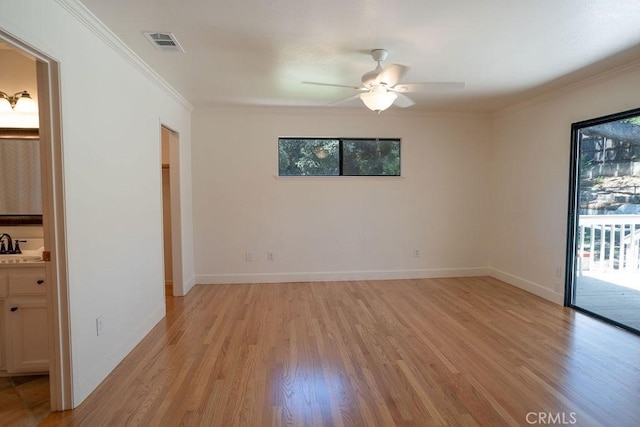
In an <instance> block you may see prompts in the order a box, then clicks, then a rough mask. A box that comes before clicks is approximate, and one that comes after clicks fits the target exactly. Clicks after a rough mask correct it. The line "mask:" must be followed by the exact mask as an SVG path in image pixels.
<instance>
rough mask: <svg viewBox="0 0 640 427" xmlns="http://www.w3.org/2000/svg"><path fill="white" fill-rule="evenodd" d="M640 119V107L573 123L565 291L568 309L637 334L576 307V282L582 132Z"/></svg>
mask: <svg viewBox="0 0 640 427" xmlns="http://www.w3.org/2000/svg"><path fill="white" fill-rule="evenodd" d="M637 116H640V108H634V109H631V110H626V111H621V112H619V113H614V114H609V115H606V116H602V117H596V118H592V119H588V120H583V121H581V122H576V123H572V124H571V159H570V161H571V165H570V167H571V169H570V171H569V207H568V212H569V214H568V221H567V252H566V261H565V271H566V275H565V292H564V306H565V307H570V308H572V309H574V310H576V311H579V312H581V313H585V314H587V315H589V316H591V317H594V318H596V319H600V320H602V321H604V322H606V323H609V324H612V325H615V326H617V327H619V328H622V329H625V330H627V331H630V332H633V333H635V334H638V333H640V331H638V330H637V329H634V328H632V327H630V326H628V325H625V324H624V323H620V322H617V321H615V320H613V319H610V318H608V317H605V316H603V315H600V314H598V313H594V312H592V311H590V310H587V309H585V308H582V307H580V306H576V305H574V304H573V301H574V300H575V292H576V291H575V282H576V269H577V265H578V264H577V256H576V253H577V248H578V245H577V242H576V239H577V238H578V232H577V231H578V225H579V224H578V221H579V217H580V212H579V209H580V208H579V206H580V194H579V191H580V141H579V135H580V131H581V130H582V129H585V128H588V127H591V126H595V125H599V124H603V123H608V122H612V121H617V120H622V119H626V118H630V117H637Z"/></svg>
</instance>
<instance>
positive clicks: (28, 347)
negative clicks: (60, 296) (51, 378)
mask: <svg viewBox="0 0 640 427" xmlns="http://www.w3.org/2000/svg"><path fill="white" fill-rule="evenodd" d="M5 313H6V319H7V329H8V331H9V337H8V338H9V341H8V343H9V345H8V348H7V372H45V371H48V370H49V333H48V332H49V327H48V325H47V301H46V299H45V298H36V297H30V298H29V297H24V298H19V297H16V298H9V299H8V300H6V301H5Z"/></svg>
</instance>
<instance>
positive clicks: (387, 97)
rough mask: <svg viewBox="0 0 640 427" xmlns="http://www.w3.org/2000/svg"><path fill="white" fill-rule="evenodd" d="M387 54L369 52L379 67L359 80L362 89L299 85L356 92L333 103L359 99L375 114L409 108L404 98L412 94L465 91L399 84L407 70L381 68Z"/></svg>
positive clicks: (452, 84) (450, 86)
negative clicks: (436, 91)
mask: <svg viewBox="0 0 640 427" xmlns="http://www.w3.org/2000/svg"><path fill="white" fill-rule="evenodd" d="M388 54H389V52H387V50H386V49H374V50H372V51H371V56H372V57H373V60H374V61H376V62H377V63H378V65H377V67H376V69H375V70H373V71H369V72H368V73H365V74H364V75H363V76H362V86H349V85H340V84H332V83H319V82H302V83H303V84H309V85H320V86H334V87H345V88H349V89H355V90H357V91H360V92H361V93H359V94H356V95H353V96H350V97H348V98H345V99H341V100H339V101H336V102H334V103H333V104H339V103H342V102H346V101H349V100H351V99H355V98H360V99H361V100H362V102H363V103H364V105H366V106H367V108H369V109H370V110H372V111H375V112H377V113H378V114H379V113H380V112H381V111H384V110H386V109H387V108H389V107H391V105H393V104H394V103H395V105H397V106H398V107H401V108H406V107H411V106H412V105H413V104H415V102H413V100H412V99H411V98H409V97H408V96H406V95H405V93H411V92H424V91H430V90H434V89H437V90H443V89H444V90H453V89H462V88H464V83H463V82H425V83H399V82H400V79H402V77H403V76H404V75H405V74H406V73H407V71H408V70H409V67H407V66H406V65H400V64H391V65H389V66H386V67H384V68H383V67H382V63H383V62H384V60H385V59H387V56H388Z"/></svg>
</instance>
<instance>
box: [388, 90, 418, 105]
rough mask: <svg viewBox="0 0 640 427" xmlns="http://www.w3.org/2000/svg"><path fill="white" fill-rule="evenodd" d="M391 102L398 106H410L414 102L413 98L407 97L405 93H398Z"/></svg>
mask: <svg viewBox="0 0 640 427" xmlns="http://www.w3.org/2000/svg"><path fill="white" fill-rule="evenodd" d="M393 104H394V105H396V106H398V107H400V108H407V107H411V106H412V105H413V104H415V102H413V99H411V98H409V97H408V96H407V95H403V94H401V93H399V94H398V97H397V98H396V100H395V102H394V103H393Z"/></svg>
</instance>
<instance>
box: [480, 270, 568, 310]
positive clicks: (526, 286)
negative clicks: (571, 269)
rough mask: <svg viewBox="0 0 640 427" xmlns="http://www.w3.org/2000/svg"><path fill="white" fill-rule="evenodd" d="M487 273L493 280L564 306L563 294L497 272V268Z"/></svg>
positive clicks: (499, 271)
mask: <svg viewBox="0 0 640 427" xmlns="http://www.w3.org/2000/svg"><path fill="white" fill-rule="evenodd" d="M487 271H488V274H489V276H491V277H493V278H495V279H498V280H501V281H503V282H505V283H507V284H509V285H512V286H515V287H516V288H520V289H522V290H525V291H527V292H529V293H532V294H534V295H537V296H539V297H541V298H544V299H546V300H548V301H551V302H554V303H556V304H558V305H564V295H563V294H559V293H557V292H554V291H553V290H551V289H549V288H546V287H544V286H542V285H540V284H538V283H534V282H532V281H530V280H527V279H524V278H522V277H519V276H516V275H514V274H511V273H507V272H506V271H502V270H498V269H497V268H488V269H487Z"/></svg>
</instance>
